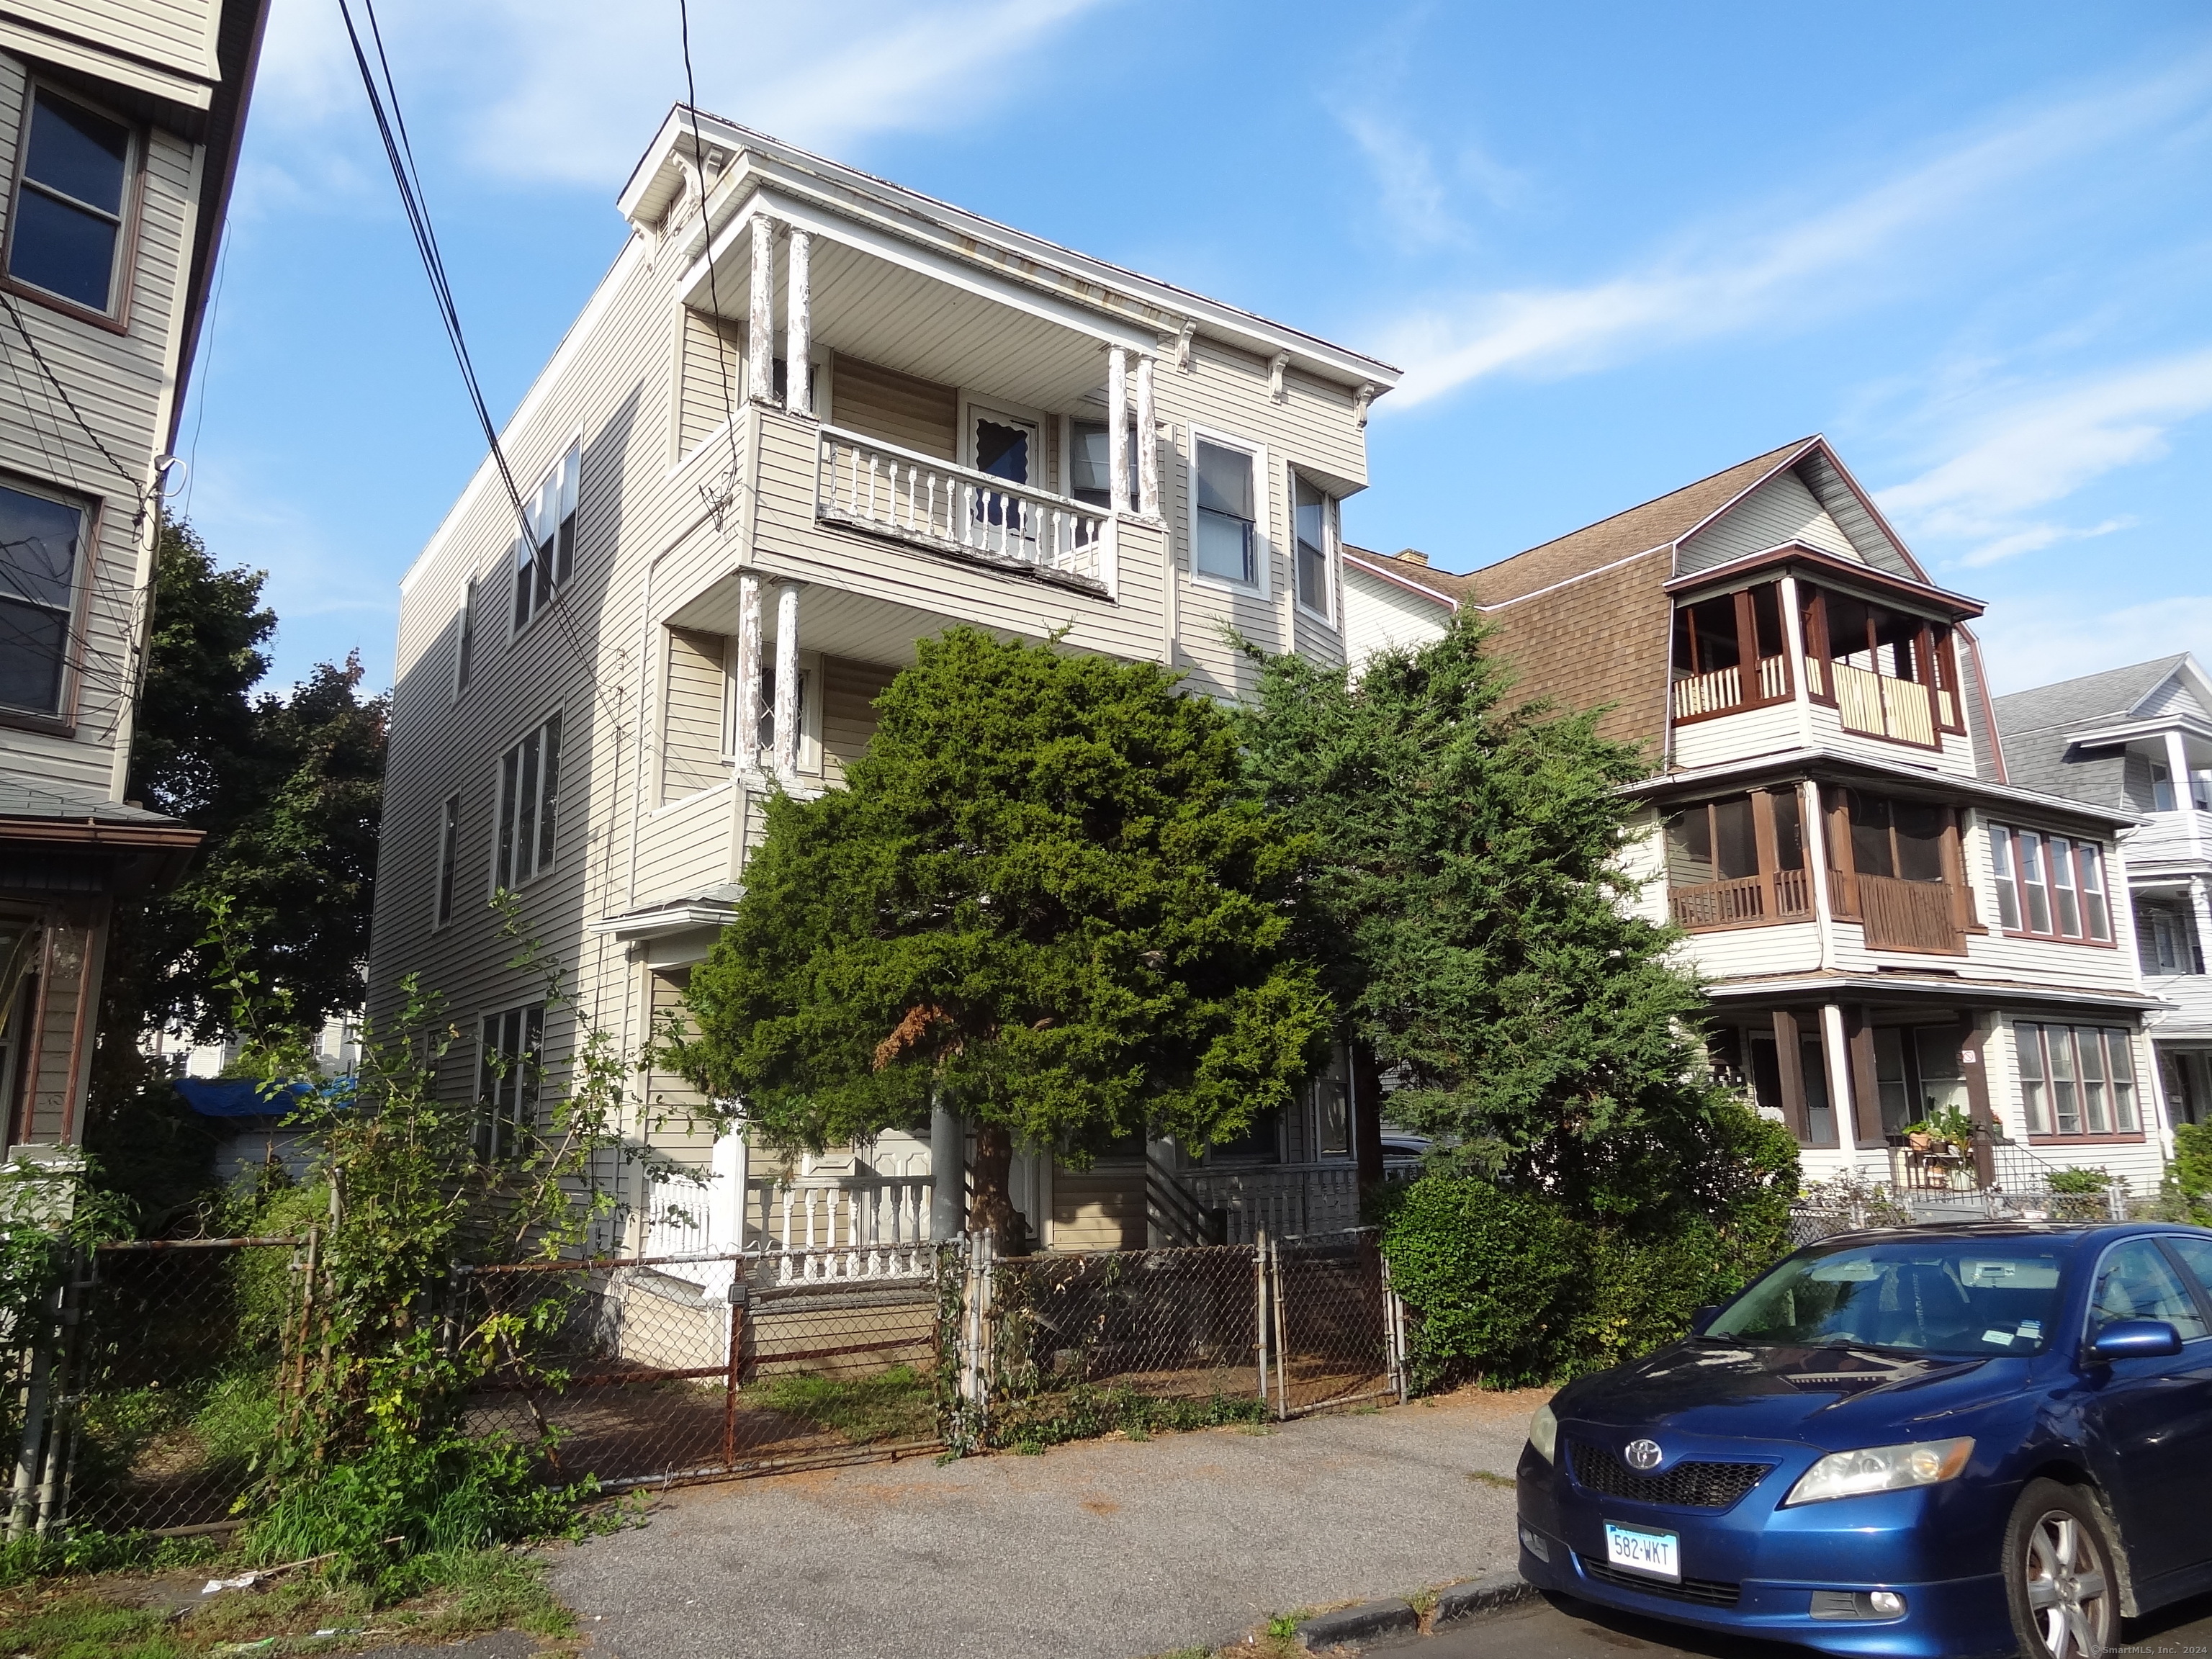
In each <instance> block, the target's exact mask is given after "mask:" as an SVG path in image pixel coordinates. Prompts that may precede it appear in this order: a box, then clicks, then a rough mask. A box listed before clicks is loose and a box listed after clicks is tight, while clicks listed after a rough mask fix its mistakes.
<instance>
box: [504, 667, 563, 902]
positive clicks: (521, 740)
mask: <svg viewBox="0 0 2212 1659" xmlns="http://www.w3.org/2000/svg"><path fill="white" fill-rule="evenodd" d="M556 725H558V726H561V727H562V730H561V731H560V732H559V733H558V734H557V736H556V740H555V748H554V768H553V789H552V803H553V836H552V837H551V839H552V842H553V845H552V847H551V848H550V849H549V850H548V852H547V853H546V855H545V858H544V861H543V862H539V861H538V860H536V859H532V860H531V864H530V867H529V868H528V869H527V870H520V869H518V870H516V871H513V872H509V871H504V870H501V868H500V863H501V859H500V854H501V843H502V842H503V841H504V840H505V838H506V834H507V819H506V813H507V788H506V780H507V759H508V757H510V756H514V757H517V766H516V769H517V773H518V781H517V786H516V795H517V799H516V801H515V810H516V817H517V819H518V821H519V820H520V813H521V805H522V803H521V800H520V793H521V792H520V778H519V774H520V750H521V749H522V746H523V745H524V744H526V743H528V742H530V741H531V740H532V738H536V739H538V741H539V744H540V748H539V751H538V752H539V759H538V798H537V799H536V801H535V802H534V803H533V804H532V812H531V818H530V822H531V824H532V836H533V838H535V839H537V840H538V842H539V844H540V845H543V844H544V840H545V832H544V822H545V805H546V789H545V764H544V748H543V743H544V734H545V732H546V731H547V730H548V728H550V727H552V726H556ZM567 738H568V731H567V722H566V721H564V720H562V718H561V711H560V710H559V709H558V708H556V709H553V710H551V711H550V713H548V714H546V715H545V716H544V718H543V719H542V720H538V722H537V723H536V724H535V725H533V726H530V727H529V728H528V729H527V730H526V731H524V732H522V733H521V734H520V736H518V737H517V738H515V740H514V741H513V743H511V744H507V747H506V748H504V749H502V750H500V753H499V759H498V760H497V761H496V762H495V763H493V765H492V770H491V880H490V887H489V890H490V891H491V892H494V893H496V892H498V891H500V890H501V888H502V887H505V888H506V890H507V891H508V892H511V893H519V892H520V891H521V890H523V889H524V888H525V887H527V886H528V885H529V884H531V883H532V882H533V881H536V880H537V879H538V878H539V877H541V876H543V875H544V874H545V873H546V872H548V871H550V870H551V869H552V868H553V867H554V866H556V864H557V863H558V862H559V860H560V850H561V848H560V834H561V781H562V780H561V763H562V759H563V757H562V753H561V751H562V749H564V748H566V747H567V746H568V745H567ZM507 874H513V875H514V877H515V879H514V881H513V883H512V884H507V883H503V882H502V881H501V877H502V876H504V875H507Z"/></svg>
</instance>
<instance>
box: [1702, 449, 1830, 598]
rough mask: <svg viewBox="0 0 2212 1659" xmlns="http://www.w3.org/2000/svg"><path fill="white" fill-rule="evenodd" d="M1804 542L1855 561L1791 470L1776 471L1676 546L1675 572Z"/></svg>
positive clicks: (1819, 506) (1709, 566) (1721, 562)
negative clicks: (1785, 544) (1709, 523)
mask: <svg viewBox="0 0 2212 1659" xmlns="http://www.w3.org/2000/svg"><path fill="white" fill-rule="evenodd" d="M1793 541H1794V542H1804V543H1806V544H1808V545H1810V546H1813V547H1817V548H1819V549H1820V550H1821V551H1822V552H1824V553H1833V554H1835V555H1837V556H1838V557H1841V558H1845V559H1850V560H1854V561H1857V559H1858V557H1859V553H1858V550H1857V548H1856V547H1854V546H1853V545H1852V544H1851V538H1850V537H1849V536H1846V535H1845V534H1844V531H1843V526H1840V525H1838V523H1837V522H1836V521H1835V520H1833V519H1832V518H1830V517H1829V516H1828V511H1827V509H1826V507H1822V506H1821V505H1820V502H1819V501H1817V500H1816V499H1815V498H1814V495H1813V492H1812V491H1811V490H1809V489H1807V488H1806V487H1805V483H1804V481H1803V480H1802V479H1801V478H1800V477H1798V476H1797V475H1796V473H1795V472H1783V473H1778V474H1777V475H1776V476H1775V477H1771V478H1769V479H1768V480H1767V481H1766V482H1765V483H1763V484H1761V485H1759V488H1758V489H1754V490H1753V491H1752V492H1751V494H1750V495H1747V496H1745V497H1744V498H1743V500H1741V501H1738V502H1737V503H1736V504H1735V506H1734V507H1730V508H1729V510H1728V511H1727V512H1726V513H1723V514H1722V515H1721V517H1720V518H1719V519H1718V520H1716V521H1715V522H1714V523H1712V524H1711V525H1708V526H1706V527H1705V529H1703V530H1701V531H1699V532H1698V533H1697V534H1696V535H1694V536H1692V537H1690V538H1688V539H1687V540H1686V541H1685V542H1684V543H1683V544H1681V546H1680V548H1679V549H1677V550H1676V551H1675V556H1674V569H1675V574H1678V575H1687V574H1690V573H1691V572H1692V571H1694V570H1710V569H1711V568H1713V567H1714V566H1715V565H1720V564H1726V563H1728V562H1729V560H1731V559H1741V558H1744V557H1747V556H1749V555H1751V554H1753V553H1763V552H1765V550H1767V549H1768V548H1770V547H1778V546H1780V545H1781V544H1783V543H1784V542H1793Z"/></svg>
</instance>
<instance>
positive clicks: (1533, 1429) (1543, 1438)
mask: <svg viewBox="0 0 2212 1659" xmlns="http://www.w3.org/2000/svg"><path fill="white" fill-rule="evenodd" d="M1528 1443H1529V1444H1530V1445H1532V1446H1534V1448H1535V1449H1536V1450H1537V1453H1538V1454H1539V1455H1541V1457H1542V1458H1543V1460H1544V1461H1545V1462H1547V1463H1549V1462H1553V1456H1552V1454H1553V1452H1555V1451H1557V1450H1558V1449H1559V1413H1556V1412H1554V1411H1553V1409H1552V1408H1551V1407H1549V1406H1539V1407H1536V1414H1535V1415H1534V1417H1532V1418H1530V1419H1528Z"/></svg>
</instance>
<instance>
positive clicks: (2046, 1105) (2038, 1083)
mask: <svg viewBox="0 0 2212 1659" xmlns="http://www.w3.org/2000/svg"><path fill="white" fill-rule="evenodd" d="M2013 1037H2014V1042H2015V1045H2016V1046H2017V1048H2018V1051H2019V1055H2020V1089H2021V1104H2022V1105H2023V1106H2025V1107H2026V1108H2027V1132H2028V1133H2029V1134H2030V1135H2032V1136H2062V1135H2132V1134H2138V1133H2142V1120H2141V1118H2140V1117H2139V1116H2138V1115H2137V1112H2136V1065H2135V1042H2134V1038H2133V1036H2131V1035H2130V1033H2129V1032H2127V1031H2125V1030H2121V1029H2119V1028H2118V1027H2117V1026H2109V1025H2040V1024H2028V1023H2027V1022H2025V1021H2022V1022H2021V1023H2018V1024H2015V1025H2014V1027H2013Z"/></svg>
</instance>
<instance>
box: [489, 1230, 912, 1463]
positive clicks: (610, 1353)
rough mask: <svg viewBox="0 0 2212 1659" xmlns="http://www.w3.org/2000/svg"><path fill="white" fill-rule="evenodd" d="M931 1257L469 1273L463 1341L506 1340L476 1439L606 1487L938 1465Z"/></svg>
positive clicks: (781, 1258) (822, 1256)
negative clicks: (868, 1460)
mask: <svg viewBox="0 0 2212 1659" xmlns="http://www.w3.org/2000/svg"><path fill="white" fill-rule="evenodd" d="M939 1255H940V1252H939V1251H936V1250H933V1249H927V1248H915V1247H911V1246H908V1247H905V1248H903V1249H900V1250H897V1251H890V1250H854V1249H838V1250H813V1251H787V1252H781V1253H777V1254H775V1255H707V1256H681V1257H676V1256H671V1257H640V1258H633V1259H630V1260H627V1261H558V1262H544V1263H531V1264H527V1265H524V1266H518V1267H479V1268H473V1269H468V1268H465V1269H462V1270H460V1272H459V1274H458V1275H457V1279H458V1283H457V1286H456V1291H457V1294H456V1296H455V1298H454V1304H453V1328H454V1330H455V1332H456V1334H457V1335H459V1334H467V1333H477V1332H484V1331H512V1332H513V1333H515V1334H514V1335H513V1336H505V1335H501V1336H499V1337H496V1338H495V1358H496V1362H497V1363H496V1364H495V1368H494V1369H493V1370H492V1371H491V1373H490V1374H489V1376H487V1377H486V1378H485V1380H484V1382H483V1385H482V1386H481V1387H480V1388H479V1389H478V1390H477V1393H476V1395H475V1396H474V1398H473V1399H472V1400H471V1402H470V1407H469V1413H468V1424H469V1426H470V1428H471V1430H472V1431H475V1432H477V1433H483V1434H505V1435H507V1436H510V1437H513V1438H515V1439H517V1440H519V1441H525V1442H528V1443H532V1444H542V1445H547V1446H549V1447H550V1455H549V1462H550V1466H551V1468H552V1469H553V1470H554V1472H556V1474H561V1475H563V1476H566V1477H569V1478H574V1477H575V1476H579V1475H584V1474H589V1475H592V1476H593V1477H595V1478H596V1479H597V1480H599V1484H600V1485H601V1486H604V1487H608V1488H611V1489H620V1488H623V1487H626V1486H639V1485H644V1484H647V1483H663V1482H676V1481H683V1480H708V1479H713V1478H716V1477H719V1476H727V1475H737V1474H766V1473H770V1472H773V1471H776V1470H782V1469H791V1468H803V1467H808V1466H811V1465H815V1464H819V1463H824V1462H842V1461H847V1460H850V1459H854V1458H858V1457H881V1456H890V1455H899V1454H901V1453H903V1452H908V1451H919V1450H932V1451H933V1450H935V1449H937V1448H938V1446H939V1438H938V1432H937V1415H938V1413H937V1397H936V1390H935V1376H936V1370H937V1357H938V1331H937V1326H938V1317H939V1294H938V1280H939V1273H940V1267H939ZM501 1316H504V1317H501Z"/></svg>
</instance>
